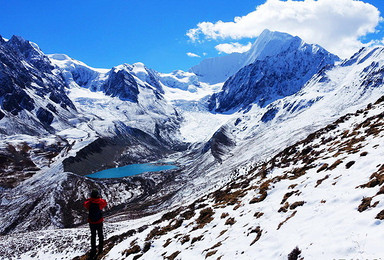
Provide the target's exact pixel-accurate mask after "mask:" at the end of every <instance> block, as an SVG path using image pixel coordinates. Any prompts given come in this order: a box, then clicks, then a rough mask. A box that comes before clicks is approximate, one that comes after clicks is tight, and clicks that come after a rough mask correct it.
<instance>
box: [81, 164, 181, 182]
mask: <svg viewBox="0 0 384 260" xmlns="http://www.w3.org/2000/svg"><path fill="white" fill-rule="evenodd" d="M176 168H177V166H175V165H173V164H153V163H142V164H130V165H126V166H123V167H118V168H111V169H107V170H103V171H100V172H95V173H92V174H89V175H86V176H87V177H90V178H122V177H127V176H133V175H137V174H140V173H144V172H158V171H165V170H172V169H176Z"/></svg>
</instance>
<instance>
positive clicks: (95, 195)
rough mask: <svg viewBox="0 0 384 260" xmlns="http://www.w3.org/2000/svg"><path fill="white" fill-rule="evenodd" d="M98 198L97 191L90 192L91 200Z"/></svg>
mask: <svg viewBox="0 0 384 260" xmlns="http://www.w3.org/2000/svg"><path fill="white" fill-rule="evenodd" d="M99 197H100V194H99V191H98V190H92V191H91V198H94V199H96V198H99Z"/></svg>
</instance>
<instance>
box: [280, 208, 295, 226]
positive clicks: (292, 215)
mask: <svg viewBox="0 0 384 260" xmlns="http://www.w3.org/2000/svg"><path fill="white" fill-rule="evenodd" d="M296 213H297V211H294V212H293V213H292V214H291V215H290V216H289V217H288V218H286V219H285V220H284V221H283V222H281V223H280V224H279V225H278V227H277V230H279V229H280V228H281V226H282V225H284V224H285V223H286V222H287V221H288V220H290V219H291V218H293V217H294V216H295V215H296Z"/></svg>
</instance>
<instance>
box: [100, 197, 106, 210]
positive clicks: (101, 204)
mask: <svg viewBox="0 0 384 260" xmlns="http://www.w3.org/2000/svg"><path fill="white" fill-rule="evenodd" d="M100 201H101V203H100V209H103V208H105V207H106V206H107V201H106V200H105V199H100Z"/></svg>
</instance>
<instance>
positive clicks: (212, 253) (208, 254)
mask: <svg viewBox="0 0 384 260" xmlns="http://www.w3.org/2000/svg"><path fill="white" fill-rule="evenodd" d="M216 253H217V250H213V251H210V252H208V253H207V254H206V256H205V258H208V257H210V256H213V255H214V254H216Z"/></svg>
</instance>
